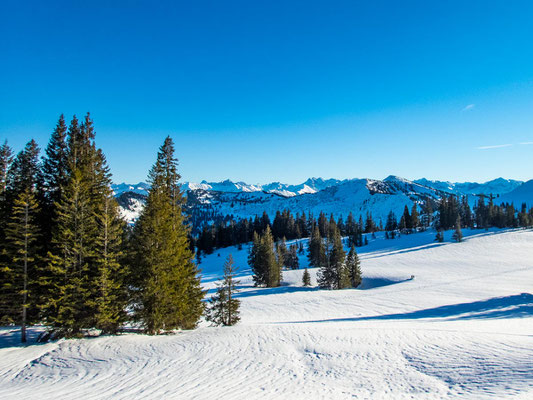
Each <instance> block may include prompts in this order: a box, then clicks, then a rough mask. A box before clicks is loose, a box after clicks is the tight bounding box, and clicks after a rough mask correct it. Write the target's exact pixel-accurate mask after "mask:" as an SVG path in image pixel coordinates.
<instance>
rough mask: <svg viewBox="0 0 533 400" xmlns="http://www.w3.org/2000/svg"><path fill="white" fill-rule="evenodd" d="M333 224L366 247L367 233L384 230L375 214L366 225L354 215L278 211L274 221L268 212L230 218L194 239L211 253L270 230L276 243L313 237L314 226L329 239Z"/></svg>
mask: <svg viewBox="0 0 533 400" xmlns="http://www.w3.org/2000/svg"><path fill="white" fill-rule="evenodd" d="M333 224H335V225H336V227H337V228H338V229H339V230H340V232H341V235H342V236H347V237H349V240H350V243H352V244H354V245H355V246H363V245H364V236H363V234H364V233H373V232H377V231H379V230H381V229H382V227H380V226H378V225H376V223H375V222H374V219H373V218H372V215H371V214H370V213H368V214H367V215H366V219H365V221H364V222H363V216H359V219H358V220H357V221H356V220H355V218H354V216H353V214H352V213H350V214H349V215H348V218H347V219H346V221H344V219H343V218H342V217H340V218H338V219H337V220H335V219H334V218H333V215H330V218H327V216H326V214H324V213H323V212H321V213H320V214H319V216H318V218H316V217H314V216H313V214H312V213H308V214H306V213H302V214H300V213H297V214H296V216H294V215H293V214H291V213H290V212H289V210H284V211H281V212H280V211H278V212H276V216H275V218H274V221H273V222H271V221H270V217H269V216H268V214H267V213H266V212H263V214H262V215H261V216H257V215H256V216H255V218H249V219H246V218H244V219H240V220H238V221H235V220H234V219H226V220H223V221H219V222H217V223H216V224H213V225H207V224H206V225H204V226H203V228H202V230H201V231H200V232H199V233H198V235H197V236H196V237H195V238H193V239H192V240H193V241H194V243H195V247H196V249H197V254H199V255H201V254H202V253H203V254H211V253H212V252H213V251H214V249H216V248H221V247H228V246H235V245H242V244H244V243H248V242H250V241H252V240H253V238H254V234H258V235H260V236H261V235H263V234H264V232H265V231H266V229H267V228H269V230H270V232H271V235H272V238H273V240H274V241H276V242H277V241H279V240H294V239H302V238H307V237H309V236H310V235H311V232H312V229H313V226H318V229H319V230H320V234H321V236H322V237H328V236H329V232H330V226H332V225H333Z"/></svg>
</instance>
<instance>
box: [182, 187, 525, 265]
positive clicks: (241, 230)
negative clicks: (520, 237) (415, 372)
mask: <svg viewBox="0 0 533 400" xmlns="http://www.w3.org/2000/svg"><path fill="white" fill-rule="evenodd" d="M494 201H495V198H494V197H493V196H492V195H491V196H485V195H480V196H478V200H477V201H476V203H475V206H474V208H473V209H472V208H471V207H470V205H469V201H468V196H461V197H457V196H455V195H450V196H444V197H442V198H441V199H438V200H435V199H433V198H430V197H426V198H425V199H423V200H422V201H420V202H418V203H415V204H413V206H412V207H411V209H409V207H407V206H405V208H404V211H403V213H402V214H401V215H400V218H399V219H398V217H397V216H396V214H395V213H394V212H393V211H390V212H389V214H388V215H387V219H386V221H385V224H384V225H383V222H382V221H381V220H380V221H379V222H378V223H376V222H375V220H374V218H373V216H372V214H371V213H367V214H366V218H365V219H364V220H363V216H362V215H360V216H359V218H358V219H357V220H355V218H354V216H353V214H352V213H350V214H349V215H348V218H347V219H346V220H344V219H343V217H342V216H340V217H339V218H338V219H337V220H335V219H334V217H333V215H330V217H329V218H328V217H327V216H326V215H325V214H324V213H323V212H321V213H320V214H319V216H318V218H316V217H314V216H313V214H312V213H308V214H306V213H305V212H303V213H301V214H300V213H296V215H293V214H292V213H291V212H290V211H289V210H283V211H277V212H276V215H275V217H274V221H273V222H271V220H270V217H269V216H268V214H267V213H266V212H263V214H262V215H261V216H258V215H256V216H255V217H254V218H248V219H246V218H244V219H239V220H235V219H233V218H226V219H224V220H221V221H218V222H217V223H214V224H211V225H209V224H204V225H203V228H202V230H201V231H200V232H199V233H198V234H197V235H196V236H195V237H193V238H191V240H192V241H193V243H194V246H195V248H196V251H197V256H198V257H201V255H202V254H211V253H212V252H213V251H214V249H216V248H222V247H228V246H236V245H242V244H244V243H248V242H251V241H252V240H253V237H254V234H258V235H262V234H263V233H264V232H265V230H266V229H267V228H269V229H270V231H271V234H272V237H273V239H274V241H275V242H278V241H280V240H282V239H285V240H294V239H301V238H308V237H310V236H311V233H312V229H313V227H314V226H317V227H318V229H319V231H320V235H321V236H322V237H323V238H328V237H329V234H330V231H331V229H330V226H333V224H335V225H336V227H337V229H339V232H340V234H341V236H343V237H348V240H349V242H350V245H351V244H353V245H354V246H356V247H359V246H362V245H364V244H365V241H366V238H365V236H364V235H363V234H365V233H374V232H378V231H385V237H386V238H387V239H394V238H395V237H396V236H397V234H399V233H404V234H408V233H411V232H413V231H418V230H425V229H427V228H429V227H434V228H435V229H437V230H448V229H454V228H455V227H456V225H457V222H458V221H459V224H460V227H462V228H471V229H473V228H479V229H487V228H491V227H497V228H517V227H530V226H532V225H533V208H530V209H529V210H528V209H527V207H526V204H522V206H521V208H520V210H519V211H517V210H516V209H515V207H514V206H513V205H512V204H508V203H504V204H500V205H496V204H495V203H494Z"/></svg>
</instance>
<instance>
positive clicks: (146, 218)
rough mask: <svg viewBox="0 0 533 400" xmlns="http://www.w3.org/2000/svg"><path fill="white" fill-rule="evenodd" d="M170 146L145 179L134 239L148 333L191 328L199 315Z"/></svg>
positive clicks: (139, 311) (140, 308) (140, 307)
mask: <svg viewBox="0 0 533 400" xmlns="http://www.w3.org/2000/svg"><path fill="white" fill-rule="evenodd" d="M179 178H180V176H179V174H178V173H177V160H176V159H175V158H174V144H173V142H172V139H170V137H167V138H166V139H165V142H164V144H163V145H162V146H161V148H160V151H159V152H158V155H157V161H156V163H155V164H154V166H153V167H152V170H151V171H150V175H149V181H150V183H151V189H150V191H149V194H148V199H147V201H146V206H145V208H144V209H143V212H142V214H141V216H140V217H139V220H138V221H137V223H136V225H135V228H134V233H133V240H132V248H133V253H134V257H133V261H132V265H131V268H132V271H133V274H132V277H133V284H134V286H135V287H136V289H137V291H136V294H137V295H138V302H137V306H136V308H135V316H136V318H137V319H139V320H140V321H141V322H142V323H143V324H144V327H145V329H146V331H147V332H148V333H150V334H157V333H159V332H161V330H171V329H176V328H182V329H192V328H195V327H196V325H197V323H198V320H199V318H200V316H201V315H202V313H203V303H202V298H203V296H204V292H203V291H202V289H201V287H200V278H199V277H198V270H197V267H196V265H195V264H194V262H193V257H194V254H193V253H192V251H191V250H190V246H189V240H188V227H187V226H186V225H185V221H184V216H183V214H182V205H183V196H182V194H181V191H180V188H179V185H178V179H179Z"/></svg>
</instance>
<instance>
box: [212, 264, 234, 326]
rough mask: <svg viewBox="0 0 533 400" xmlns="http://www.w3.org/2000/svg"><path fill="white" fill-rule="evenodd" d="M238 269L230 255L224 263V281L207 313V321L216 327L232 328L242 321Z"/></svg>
mask: <svg viewBox="0 0 533 400" xmlns="http://www.w3.org/2000/svg"><path fill="white" fill-rule="evenodd" d="M236 273H237V269H236V268H235V265H234V261H233V257H232V255H231V254H230V255H229V256H228V258H227V259H226V262H225V263H224V279H223V281H222V283H221V284H220V285H219V286H218V289H217V292H216V294H215V295H214V296H213V297H212V298H211V299H210V300H209V307H208V309H207V313H206V319H207V321H210V322H212V323H213V324H214V325H224V326H231V325H235V324H236V323H237V322H239V321H240V319H241V318H240V316H239V306H240V300H238V299H236V298H235V297H234V296H235V293H237V292H238V290H237V285H238V284H239V283H240V282H239V281H236V280H235V275H236Z"/></svg>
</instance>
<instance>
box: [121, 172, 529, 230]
mask: <svg viewBox="0 0 533 400" xmlns="http://www.w3.org/2000/svg"><path fill="white" fill-rule="evenodd" d="M149 187H150V186H149V185H148V184H147V183H144V182H139V183H138V184H133V185H132V184H126V183H121V184H116V185H113V190H114V192H115V195H116V197H117V199H118V202H119V204H120V206H121V208H122V215H123V217H124V218H125V219H126V220H127V221H128V222H129V223H133V222H134V221H135V220H136V218H137V217H138V215H139V213H140V211H141V210H142V207H143V205H144V201H145V198H146V195H147V193H148V190H149ZM182 188H183V190H184V191H186V193H187V207H188V208H189V211H190V213H191V214H194V215H196V216H197V217H198V216H200V217H198V218H197V220H202V221H204V222H205V221H209V220H216V219H220V218H223V217H224V216H232V217H234V218H249V217H253V216H255V215H260V214H262V213H263V212H264V211H266V212H267V213H268V214H269V216H270V217H271V218H273V217H274V215H275V213H276V211H278V210H284V209H289V210H290V211H291V212H293V213H297V212H300V213H301V212H306V213H308V212H312V213H314V214H318V213H320V212H321V211H323V212H325V213H327V214H333V215H335V216H336V217H338V216H341V215H342V216H347V215H348V214H349V213H350V212H353V214H354V215H355V216H356V217H358V216H359V215H362V216H363V218H364V217H365V216H366V214H367V212H370V213H372V215H373V217H374V219H375V220H376V221H379V220H380V219H381V220H382V221H383V222H384V221H385V219H386V216H387V214H388V213H389V212H390V211H393V212H394V213H395V214H396V215H397V216H399V215H400V214H401V213H402V211H403V209H404V207H405V206H406V205H407V206H408V207H409V208H411V207H412V205H413V204H414V203H418V202H420V201H421V200H423V199H425V198H427V197H429V198H431V199H435V200H437V199H438V198H440V197H441V196H443V195H448V194H454V195H460V196H461V195H468V196H469V202H470V204H471V205H472V206H473V205H474V204H475V202H476V201H477V198H478V196H479V195H481V194H484V195H493V196H494V197H495V198H496V200H495V202H496V203H498V204H499V203H501V202H509V203H514V204H515V206H516V207H519V206H520V205H521V204H522V203H527V204H528V205H529V206H531V205H533V180H531V181H528V182H522V181H517V180H512V179H504V178H498V179H494V180H491V181H488V182H485V183H476V182H445V181H431V180H428V179H424V178H423V179H418V180H415V181H410V180H407V179H404V178H401V177H397V176H393V175H391V176H389V177H387V178H385V179H383V180H376V179H345V180H339V179H322V178H309V179H308V180H306V181H305V182H303V183H301V184H297V185H290V184H284V183H280V182H272V183H268V184H265V185H251V184H247V183H245V182H233V181H231V180H225V181H222V182H207V181H202V182H200V183H193V182H185V183H183V184H182Z"/></svg>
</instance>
